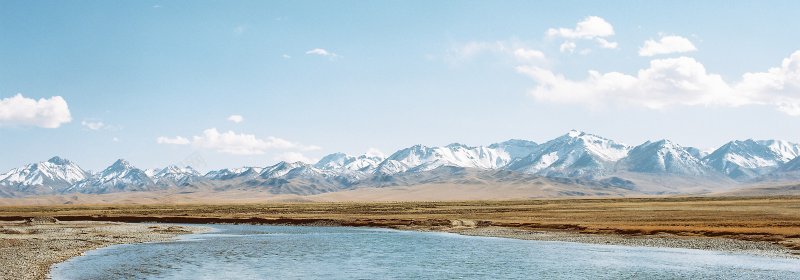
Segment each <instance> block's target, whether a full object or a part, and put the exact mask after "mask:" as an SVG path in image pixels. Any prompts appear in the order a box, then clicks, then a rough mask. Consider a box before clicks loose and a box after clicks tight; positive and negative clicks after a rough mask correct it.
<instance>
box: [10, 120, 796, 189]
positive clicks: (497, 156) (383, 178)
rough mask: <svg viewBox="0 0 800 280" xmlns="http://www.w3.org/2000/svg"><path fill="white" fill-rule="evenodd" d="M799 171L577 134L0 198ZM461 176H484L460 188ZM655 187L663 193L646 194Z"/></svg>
mask: <svg viewBox="0 0 800 280" xmlns="http://www.w3.org/2000/svg"><path fill="white" fill-rule="evenodd" d="M465 170H476V171H474V172H473V171H465ZM481 170H484V171H486V172H482V171H481ZM798 170H800V145H798V144H795V143H791V142H787V141H780V140H752V139H748V140H735V141H731V142H728V143H726V144H725V145H722V146H721V147H720V148H718V149H716V150H714V151H713V152H711V153H708V154H703V153H702V152H701V151H700V150H698V149H695V148H691V147H684V146H681V145H679V144H677V143H674V142H672V141H670V140H667V139H662V140H657V141H647V142H645V143H643V144H640V145H637V146H628V145H626V144H622V143H618V142H616V141H613V140H610V139H607V138H603V137H601V136H597V135H594V134H590V133H586V132H581V131H577V130H572V131H569V132H568V133H566V134H564V135H561V136H559V137H557V138H555V139H552V140H550V141H547V142H544V143H542V144H538V143H535V142H533V141H528V140H520V139H511V140H507V141H504V142H498V143H493V144H490V145H487V146H468V145H464V144H459V143H453V144H449V145H446V146H439V147H429V146H425V145H414V146H410V147H407V148H403V149H400V150H398V151H396V152H395V153H392V154H391V155H389V156H387V157H380V156H370V155H358V156H353V155H347V154H344V153H332V154H329V155H327V156H325V157H323V158H322V159H320V160H319V161H318V162H316V163H313V164H312V163H303V162H278V163H276V164H274V165H270V166H265V167H242V168H226V169H220V170H212V171H209V172H207V173H205V174H200V173H199V172H197V171H196V170H194V169H193V168H192V167H190V166H184V167H178V166H176V165H168V166H166V167H165V168H160V169H148V170H143V169H139V168H136V167H135V166H133V165H132V164H131V163H130V162H128V161H126V160H124V159H119V160H117V161H115V162H114V163H112V164H111V165H110V166H109V167H107V168H105V169H104V170H102V171H101V172H97V173H94V174H91V173H90V172H87V171H84V170H83V169H81V168H80V166H78V165H77V164H75V163H73V162H71V161H69V160H67V159H64V158H61V157H57V156H56V157H53V158H51V159H49V160H48V161H44V162H39V163H32V164H28V165H25V166H22V167H20V168H15V169H12V170H10V171H8V172H6V173H3V174H0V196H6V197H16V196H29V195H43V194H68V193H76V192H77V193H90V194H91V193H114V192H132V191H156V190H164V189H180V188H200V187H210V188H213V189H216V190H227V189H232V188H234V189H242V188H244V189H248V188H249V189H252V190H256V191H267V192H274V193H285V192H288V193H295V194H318V193H323V192H333V191H339V190H347V189H353V188H369V187H386V186H398V185H404V184H405V185H408V184H425V183H430V182H433V181H435V182H439V183H444V182H446V181H448V180H450V181H452V182H461V183H470V182H479V183H482V184H493V183H498V182H505V181H506V180H509V178H511V177H514V176H517V175H514V176H512V175H510V174H520V175H518V176H517V177H515V178H529V179H530V180H531V182H534V181H536V179H532V178H541V177H546V178H550V179H551V180H556V181H559V180H561V181H564V180H566V182H570V183H572V184H576V185H577V184H583V185H591V186H602V185H604V184H605V183H602V182H612V181H614V182H630V183H625V184H627V185H628V186H629V187H630V186H633V185H636V184H646V185H647V186H644V185H643V186H641V188H638V189H639V190H642V191H643V190H651V191H647V192H645V191H643V193H657V192H680V190H679V189H675V188H670V187H669V186H667V185H668V184H674V183H675V182H682V183H680V184H685V185H691V184H692V182H695V183H697V184H707V182H710V181H714V180H717V181H719V182H722V183H724V184H727V182H732V183H731V184H745V183H754V182H760V181H770V182H775V181H781V180H795V179H796V178H798V175H797V174H800V171H798ZM447 172H451V174H448V173H447ZM464 172H467V173H469V174H473V175H475V174H480V176H478V175H475V176H478V178H472V179H464V178H463V176H464V174H465V173H464ZM476 172H477V173H476ZM509 172H510V173H509ZM509 176H511V177H509ZM530 176H533V177H530ZM720 179H721V180H720ZM431 180H433V181H431ZM515 182H517V183H525V182H524V181H515ZM722 183H721V184H722ZM659 184H661V185H662V186H660V187H654V188H651V187H650V186H651V185H659ZM710 185H714V186H713V187H708V188H706V189H703V188H700V189H702V190H704V191H705V190H708V191H711V190H713V189H715V188H720V186H719V185H720V184H710ZM632 189H637V187H636V186H633V187H632Z"/></svg>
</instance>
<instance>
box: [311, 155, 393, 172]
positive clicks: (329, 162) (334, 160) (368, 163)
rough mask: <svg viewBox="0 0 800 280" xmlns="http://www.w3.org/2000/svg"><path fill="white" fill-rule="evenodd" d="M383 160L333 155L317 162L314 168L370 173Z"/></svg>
mask: <svg viewBox="0 0 800 280" xmlns="http://www.w3.org/2000/svg"><path fill="white" fill-rule="evenodd" d="M383 160H384V158H382V157H379V156H368V155H360V156H358V157H355V156H351V155H348V154H344V153H333V154H330V155H327V156H325V157H323V158H322V159H320V160H319V162H317V163H316V164H314V167H316V168H319V169H323V170H350V171H362V172H372V171H374V170H375V168H377V167H378V164H380V163H381V162H382V161H383Z"/></svg>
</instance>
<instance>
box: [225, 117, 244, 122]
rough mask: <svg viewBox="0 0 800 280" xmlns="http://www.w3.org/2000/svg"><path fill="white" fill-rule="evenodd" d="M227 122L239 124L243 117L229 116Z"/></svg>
mask: <svg viewBox="0 0 800 280" xmlns="http://www.w3.org/2000/svg"><path fill="white" fill-rule="evenodd" d="M228 120H229V121H232V122H235V123H240V122H243V121H244V117H242V115H231V116H230V117H228Z"/></svg>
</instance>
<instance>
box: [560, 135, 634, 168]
mask: <svg viewBox="0 0 800 280" xmlns="http://www.w3.org/2000/svg"><path fill="white" fill-rule="evenodd" d="M554 141H555V143H551V144H555V145H565V146H575V147H580V148H582V149H584V150H585V151H586V152H588V153H591V154H593V155H595V156H597V157H599V158H600V159H603V160H606V161H617V160H619V159H622V158H623V157H625V156H626V155H627V153H628V150H629V149H630V147H628V146H626V145H624V144H620V143H617V142H614V141H613V140H609V139H606V138H603V137H600V136H597V135H594V134H589V133H586V132H582V131H577V130H571V131H570V132H569V133H567V134H566V135H564V136H561V137H559V138H556V139H555V140H554ZM551 142H552V141H551ZM548 143H550V142H548Z"/></svg>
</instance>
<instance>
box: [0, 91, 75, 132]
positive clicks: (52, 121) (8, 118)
mask: <svg viewBox="0 0 800 280" xmlns="http://www.w3.org/2000/svg"><path fill="white" fill-rule="evenodd" d="M70 121H72V116H71V114H70V112H69V107H68V106H67V101H65V100H64V98H62V97H61V96H53V97H50V98H40V99H39V100H35V99H32V98H27V97H24V96H22V94H17V95H15V96H13V97H8V98H4V99H0V125H30V126H38V127H44V128H57V127H59V126H61V125H62V124H65V123H68V122H70Z"/></svg>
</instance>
